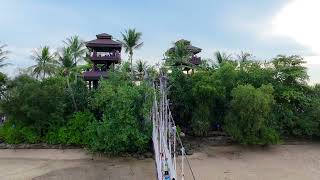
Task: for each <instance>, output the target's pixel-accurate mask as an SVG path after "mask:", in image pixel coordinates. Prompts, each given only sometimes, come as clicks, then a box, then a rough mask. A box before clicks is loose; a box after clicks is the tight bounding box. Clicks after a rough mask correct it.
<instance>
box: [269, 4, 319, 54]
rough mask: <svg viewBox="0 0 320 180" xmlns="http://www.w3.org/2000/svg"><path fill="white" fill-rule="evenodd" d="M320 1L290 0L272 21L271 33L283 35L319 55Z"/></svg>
mask: <svg viewBox="0 0 320 180" xmlns="http://www.w3.org/2000/svg"><path fill="white" fill-rule="evenodd" d="M319 8H320V1H319V0H294V1H290V2H289V3H288V4H287V5H286V6H284V8H283V9H282V10H281V11H280V12H279V13H278V14H277V15H276V16H275V18H274V19H273V21H272V27H273V29H272V33H273V34H274V35H276V36H285V37H289V38H292V39H294V40H295V41H296V42H298V43H300V44H302V45H305V46H306V47H308V48H310V49H311V50H312V51H313V52H314V53H315V54H317V55H320V43H319V42H320V36H319V32H320V23H319V17H320V11H319Z"/></svg>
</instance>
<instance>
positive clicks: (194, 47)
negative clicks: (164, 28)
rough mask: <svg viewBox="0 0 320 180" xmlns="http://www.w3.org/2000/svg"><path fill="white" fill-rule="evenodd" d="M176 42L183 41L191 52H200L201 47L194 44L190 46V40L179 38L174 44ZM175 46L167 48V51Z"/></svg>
mask: <svg viewBox="0 0 320 180" xmlns="http://www.w3.org/2000/svg"><path fill="white" fill-rule="evenodd" d="M178 42H184V43H186V44H187V45H188V47H187V49H188V50H189V51H190V52H191V53H192V54H198V53H200V52H201V50H202V49H201V48H198V47H196V46H192V45H191V42H190V41H188V40H185V39H180V40H178V41H176V42H175V44H177V43H178ZM174 48H175V47H172V48H170V49H169V51H173V50H174Z"/></svg>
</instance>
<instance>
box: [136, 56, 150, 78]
mask: <svg viewBox="0 0 320 180" xmlns="http://www.w3.org/2000/svg"><path fill="white" fill-rule="evenodd" d="M147 68H148V65H147V62H145V61H142V60H138V61H137V63H136V65H135V71H136V73H137V74H138V77H139V79H140V80H142V79H143V76H144V75H145V72H146V71H147Z"/></svg>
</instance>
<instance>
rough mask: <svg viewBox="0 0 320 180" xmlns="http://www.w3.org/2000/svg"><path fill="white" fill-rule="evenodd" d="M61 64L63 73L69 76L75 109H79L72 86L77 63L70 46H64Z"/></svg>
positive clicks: (68, 83) (60, 56)
mask: <svg viewBox="0 0 320 180" xmlns="http://www.w3.org/2000/svg"><path fill="white" fill-rule="evenodd" d="M59 64H60V67H61V69H62V74H63V76H65V77H66V78H67V85H68V89H69V91H70V94H71V98H72V102H73V106H74V109H75V110H77V109H78V108H77V104H76V100H75V97H74V92H73V90H72V88H71V86H70V75H71V74H72V73H74V72H75V67H76V65H75V64H74V63H73V52H72V49H71V48H70V47H67V48H63V49H62V52H61V53H60V54H59Z"/></svg>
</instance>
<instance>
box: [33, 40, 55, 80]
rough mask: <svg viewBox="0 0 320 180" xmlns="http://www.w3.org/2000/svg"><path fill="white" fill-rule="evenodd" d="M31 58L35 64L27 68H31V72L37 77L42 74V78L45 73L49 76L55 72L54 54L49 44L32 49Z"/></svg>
mask: <svg viewBox="0 0 320 180" xmlns="http://www.w3.org/2000/svg"><path fill="white" fill-rule="evenodd" d="M31 58H32V59H33V60H34V61H35V62H36V64H35V65H33V66H31V67H29V68H30V69H31V70H32V74H33V75H35V76H36V77H37V78H39V77H40V76H41V75H42V79H44V78H45V77H46V75H48V76H50V75H52V74H54V73H55V72H56V70H57V64H58V63H57V60H56V54H55V53H51V52H50V48H49V46H44V47H42V48H39V49H37V50H34V51H33V52H32V56H31Z"/></svg>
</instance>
